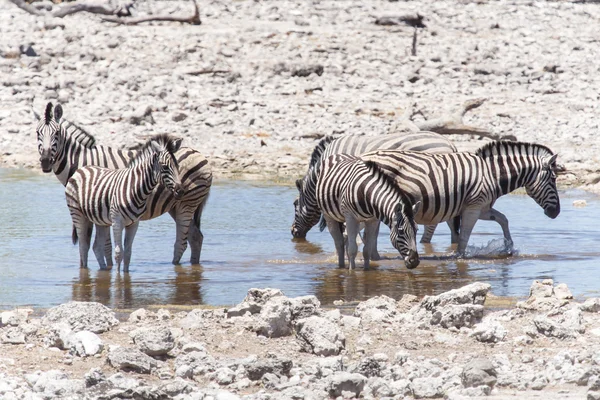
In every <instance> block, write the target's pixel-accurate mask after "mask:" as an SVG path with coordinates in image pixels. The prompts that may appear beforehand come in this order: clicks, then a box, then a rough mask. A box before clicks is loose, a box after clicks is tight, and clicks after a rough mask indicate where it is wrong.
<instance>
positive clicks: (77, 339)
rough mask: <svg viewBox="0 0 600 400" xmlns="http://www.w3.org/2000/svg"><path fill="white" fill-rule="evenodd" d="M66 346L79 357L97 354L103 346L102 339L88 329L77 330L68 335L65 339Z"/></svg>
mask: <svg viewBox="0 0 600 400" xmlns="http://www.w3.org/2000/svg"><path fill="white" fill-rule="evenodd" d="M66 340H67V343H65V344H66V346H65V347H67V348H68V349H69V350H70V351H71V353H73V354H76V355H78V356H80V357H86V356H93V355H95V354H98V353H100V352H101V351H102V349H103V348H104V344H102V340H101V339H100V338H99V337H98V335H96V334H95V333H93V332H90V331H79V332H77V333H73V334H71V335H69V337H68V338H67V339H66Z"/></svg>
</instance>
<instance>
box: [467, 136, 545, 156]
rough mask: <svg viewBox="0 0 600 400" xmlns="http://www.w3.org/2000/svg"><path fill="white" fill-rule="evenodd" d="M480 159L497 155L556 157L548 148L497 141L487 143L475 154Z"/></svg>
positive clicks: (523, 143) (539, 145) (524, 143)
mask: <svg viewBox="0 0 600 400" xmlns="http://www.w3.org/2000/svg"><path fill="white" fill-rule="evenodd" d="M475 154H477V155H478V156H479V157H482V158H487V157H493V156H495V155H504V154H506V155H512V154H534V155H542V156H544V155H550V156H551V155H554V153H553V152H552V150H550V149H549V148H548V147H546V146H544V145H541V144H537V143H528V142H513V141H510V140H497V141H493V142H489V143H486V144H485V145H483V146H481V147H480V148H479V149H477V151H476V152H475Z"/></svg>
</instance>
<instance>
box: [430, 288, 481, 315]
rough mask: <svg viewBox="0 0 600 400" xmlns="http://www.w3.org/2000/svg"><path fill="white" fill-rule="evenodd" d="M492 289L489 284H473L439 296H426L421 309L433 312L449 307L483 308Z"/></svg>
mask: <svg viewBox="0 0 600 400" xmlns="http://www.w3.org/2000/svg"><path fill="white" fill-rule="evenodd" d="M490 289H491V285H490V284H488V283H481V282H475V283H471V284H470V285H466V286H463V287H461V288H459V289H454V290H450V291H448V292H445V293H441V294H439V295H437V296H425V298H423V300H422V301H421V303H420V307H421V308H424V309H427V310H430V311H431V310H434V309H437V308H439V307H444V306H447V305H459V304H474V305H481V306H482V305H483V303H484V302H485V298H486V296H487V293H488V292H489V290H490Z"/></svg>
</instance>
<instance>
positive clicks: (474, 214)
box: [456, 208, 481, 256]
mask: <svg viewBox="0 0 600 400" xmlns="http://www.w3.org/2000/svg"><path fill="white" fill-rule="evenodd" d="M480 214H481V210H480V209H478V208H470V209H466V210H464V211H463V213H462V214H461V226H460V234H459V239H458V248H457V249H456V254H457V255H458V256H462V255H464V253H465V250H466V248H467V244H469V238H470V237H471V232H473V227H474V226H475V223H476V222H477V220H478V219H479V215H480Z"/></svg>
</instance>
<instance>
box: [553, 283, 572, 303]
mask: <svg viewBox="0 0 600 400" xmlns="http://www.w3.org/2000/svg"><path fill="white" fill-rule="evenodd" d="M554 296H556V297H557V298H559V299H561V300H564V299H572V298H573V294H572V293H571V291H570V290H569V287H568V286H567V284H566V283H559V284H558V285H556V286H555V287H554Z"/></svg>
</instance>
